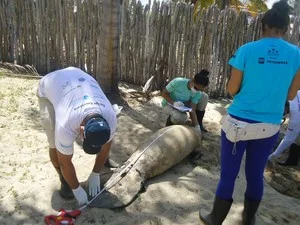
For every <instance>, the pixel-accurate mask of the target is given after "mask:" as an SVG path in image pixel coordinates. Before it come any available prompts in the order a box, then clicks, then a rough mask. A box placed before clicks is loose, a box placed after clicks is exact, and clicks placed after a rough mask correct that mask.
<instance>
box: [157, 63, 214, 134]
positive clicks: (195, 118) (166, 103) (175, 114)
mask: <svg viewBox="0 0 300 225" xmlns="http://www.w3.org/2000/svg"><path fill="white" fill-rule="evenodd" d="M208 75H209V72H208V71H207V70H205V69H203V70H201V71H200V72H199V73H197V74H195V76H194V77H193V78H192V79H187V78H183V77H178V78H175V79H173V80H172V81H171V82H170V83H168V85H167V86H166V88H165V89H164V90H163V93H162V96H163V100H162V107H163V111H164V112H165V113H166V114H167V115H168V119H167V122H166V126H170V125H173V124H185V122H186V120H187V114H186V112H184V111H180V110H178V109H176V108H181V107H184V106H187V107H190V108H191V109H192V111H190V112H189V113H190V117H191V120H192V125H193V126H194V127H195V128H196V129H199V131H203V132H207V130H206V129H205V128H204V126H203V122H202V121H203V117H204V113H205V108H206V106H207V102H208V95H207V94H206V93H205V92H203V90H204V89H205V88H206V87H207V86H208V84H209V78H208ZM175 107H176V108H175Z"/></svg>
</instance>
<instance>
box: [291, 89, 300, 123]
mask: <svg viewBox="0 0 300 225" xmlns="http://www.w3.org/2000/svg"><path fill="white" fill-rule="evenodd" d="M289 117H290V118H289V124H290V123H293V124H295V125H296V126H299V125H300V91H298V92H297V95H296V97H295V98H294V99H293V100H292V101H290V116H289Z"/></svg>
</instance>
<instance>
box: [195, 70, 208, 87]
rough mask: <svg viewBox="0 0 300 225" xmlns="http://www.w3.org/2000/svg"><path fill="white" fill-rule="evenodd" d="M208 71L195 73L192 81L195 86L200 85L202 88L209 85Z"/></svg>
mask: <svg viewBox="0 0 300 225" xmlns="http://www.w3.org/2000/svg"><path fill="white" fill-rule="evenodd" d="M208 75H209V71H208V70H206V69H203V70H201V71H200V72H199V73H196V74H195V76H194V81H195V83H196V84H201V85H203V86H204V87H206V86H208V84H209V78H208Z"/></svg>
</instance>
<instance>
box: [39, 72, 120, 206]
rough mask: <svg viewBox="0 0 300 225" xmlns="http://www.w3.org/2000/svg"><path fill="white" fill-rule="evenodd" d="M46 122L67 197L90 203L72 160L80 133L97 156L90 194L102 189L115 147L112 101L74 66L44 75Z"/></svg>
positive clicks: (42, 97) (41, 99)
mask: <svg viewBox="0 0 300 225" xmlns="http://www.w3.org/2000/svg"><path fill="white" fill-rule="evenodd" d="M38 99H39V105H40V113H41V118H42V123H43V125H44V127H45V131H46V135H47V138H48V142H49V148H50V149H49V155H50V159H51V162H52V164H53V166H54V168H55V169H56V171H57V172H58V175H59V178H60V181H61V189H60V191H59V193H60V196H61V197H62V198H64V199H72V198H74V196H75V198H76V199H77V201H78V203H79V205H83V204H86V203H87V202H88V197H87V194H86V192H85V190H84V189H83V188H82V187H81V186H80V183H79V181H78V179H77V176H76V171H75V167H74V165H73V163H72V157H73V153H74V149H73V143H74V141H75V139H76V137H77V136H78V135H80V137H81V138H82V139H83V150H84V151H85V152H86V153H87V154H95V155H96V160H95V164H94V167H93V171H92V172H91V174H90V176H89V178H88V186H89V194H90V195H91V196H92V197H94V196H95V195H96V194H97V193H98V192H99V191H100V177H99V174H100V170H101V169H102V167H103V165H104V163H105V161H106V159H107V157H108V154H109V151H110V147H111V142H112V138H113V136H114V133H115V130H116V126H117V118H116V114H115V112H114V110H113V108H112V105H111V103H110V102H109V100H108V99H107V98H106V96H105V95H104V93H103V91H102V90H101V88H100V86H99V85H98V83H97V81H96V80H95V79H94V78H93V77H91V76H90V75H89V74H87V73H85V72H83V71H82V70H80V69H78V68H74V67H69V68H66V69H62V70H57V71H54V72H52V73H49V74H47V75H46V76H44V77H43V78H42V79H41V80H40V83H39V86H38Z"/></svg>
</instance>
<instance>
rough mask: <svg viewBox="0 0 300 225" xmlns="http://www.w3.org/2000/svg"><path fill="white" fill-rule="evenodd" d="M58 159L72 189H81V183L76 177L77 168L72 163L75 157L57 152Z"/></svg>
mask: <svg viewBox="0 0 300 225" xmlns="http://www.w3.org/2000/svg"><path fill="white" fill-rule="evenodd" d="M56 152H57V157H58V162H59V166H60V169H61V172H62V174H63V176H64V178H65V180H66V181H67V183H68V184H69V186H70V188H71V189H76V188H78V187H79V181H78V179H77V176H76V172H75V167H74V165H73V163H72V157H73V155H64V154H62V153H60V152H59V151H57V150H56Z"/></svg>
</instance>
